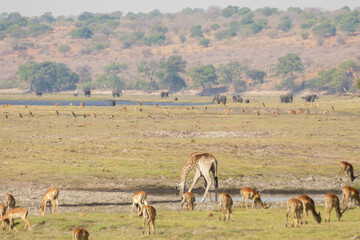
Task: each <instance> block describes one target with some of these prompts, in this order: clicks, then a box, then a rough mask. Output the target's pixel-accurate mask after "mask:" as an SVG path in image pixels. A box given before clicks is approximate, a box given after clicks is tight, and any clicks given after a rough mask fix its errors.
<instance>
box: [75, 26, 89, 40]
mask: <svg viewBox="0 0 360 240" xmlns="http://www.w3.org/2000/svg"><path fill="white" fill-rule="evenodd" d="M70 35H71V36H72V37H73V38H84V39H89V38H92V36H93V35H94V33H93V32H92V31H91V29H90V28H88V27H82V28H80V29H79V30H76V29H73V30H71V32H70Z"/></svg>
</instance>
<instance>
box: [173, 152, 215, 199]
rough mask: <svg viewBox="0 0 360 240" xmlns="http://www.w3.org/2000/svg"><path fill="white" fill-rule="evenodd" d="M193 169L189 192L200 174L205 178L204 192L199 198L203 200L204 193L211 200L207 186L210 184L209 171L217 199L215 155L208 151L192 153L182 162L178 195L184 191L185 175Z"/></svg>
mask: <svg viewBox="0 0 360 240" xmlns="http://www.w3.org/2000/svg"><path fill="white" fill-rule="evenodd" d="M191 170H194V172H195V175H194V178H193V183H192V184H191V186H190V188H189V190H188V191H189V192H191V190H192V189H193V188H194V186H195V184H196V182H197V181H198V180H199V178H200V177H201V176H202V177H204V179H205V188H206V190H205V194H204V196H203V198H202V200H201V202H204V200H205V198H206V195H208V196H209V199H210V201H211V202H212V199H211V196H210V193H209V188H210V186H211V178H210V171H211V172H212V173H213V177H214V180H215V201H217V189H218V177H217V161H216V159H215V157H214V156H213V155H212V154H210V153H196V152H194V153H192V154H191V155H190V157H189V159H188V160H187V161H186V162H185V163H184V166H183V167H182V169H181V173H180V179H179V184H178V187H179V188H180V195H182V194H183V193H184V192H185V184H186V176H187V175H188V173H189V172H190V171H191Z"/></svg>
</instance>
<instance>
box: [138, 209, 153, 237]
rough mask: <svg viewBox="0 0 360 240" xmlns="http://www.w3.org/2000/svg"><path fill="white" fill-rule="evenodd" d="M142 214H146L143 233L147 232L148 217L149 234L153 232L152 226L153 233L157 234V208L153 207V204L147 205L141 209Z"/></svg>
mask: <svg viewBox="0 0 360 240" xmlns="http://www.w3.org/2000/svg"><path fill="white" fill-rule="evenodd" d="M141 215H143V216H144V223H143V235H144V233H145V222H146V219H148V222H147V225H148V229H149V232H148V233H149V235H150V234H151V232H150V227H151V228H152V230H153V233H154V234H155V218H156V210H155V208H153V207H152V206H151V205H145V206H143V208H142V209H141ZM141 215H140V216H141Z"/></svg>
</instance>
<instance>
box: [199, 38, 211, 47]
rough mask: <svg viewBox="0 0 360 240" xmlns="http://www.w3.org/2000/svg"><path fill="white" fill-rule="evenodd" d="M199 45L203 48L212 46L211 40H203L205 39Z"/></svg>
mask: <svg viewBox="0 0 360 240" xmlns="http://www.w3.org/2000/svg"><path fill="white" fill-rule="evenodd" d="M199 44H200V45H201V46H204V47H208V46H209V44H210V39H208V38H203V39H201V40H200V42H199Z"/></svg>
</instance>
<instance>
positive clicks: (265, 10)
mask: <svg viewBox="0 0 360 240" xmlns="http://www.w3.org/2000/svg"><path fill="white" fill-rule="evenodd" d="M260 11H261V12H262V13H263V14H264V15H265V16H266V17H268V16H271V15H273V14H275V13H277V12H278V9H277V8H271V7H264V8H263V9H260Z"/></svg>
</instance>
